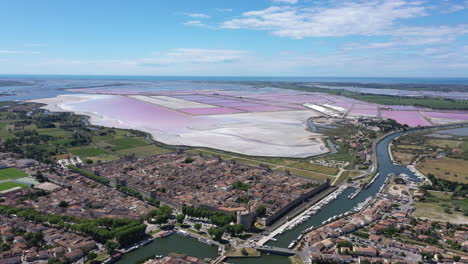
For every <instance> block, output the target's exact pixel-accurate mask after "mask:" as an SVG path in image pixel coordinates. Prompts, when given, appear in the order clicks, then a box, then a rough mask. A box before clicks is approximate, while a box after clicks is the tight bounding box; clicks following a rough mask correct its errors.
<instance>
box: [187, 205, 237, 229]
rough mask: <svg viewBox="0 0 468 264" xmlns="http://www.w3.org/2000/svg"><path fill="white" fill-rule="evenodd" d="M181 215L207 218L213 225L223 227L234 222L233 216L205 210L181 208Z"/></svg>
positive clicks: (188, 207) (190, 207) (189, 207)
mask: <svg viewBox="0 0 468 264" xmlns="http://www.w3.org/2000/svg"><path fill="white" fill-rule="evenodd" d="M182 213H183V214H185V215H188V216H192V217H200V218H208V219H209V220H210V221H211V222H212V223H213V224H214V225H216V226H219V227H224V226H226V225H228V224H229V223H231V222H234V221H235V220H236V219H235V216H233V215H227V214H223V213H221V212H215V211H211V210H208V209H205V208H200V207H192V206H186V205H183V206H182Z"/></svg>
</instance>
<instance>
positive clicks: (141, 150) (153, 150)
mask: <svg viewBox="0 0 468 264" xmlns="http://www.w3.org/2000/svg"><path fill="white" fill-rule="evenodd" d="M171 151H172V150H169V149H166V148H162V147H158V146H156V145H146V146H141V147H136V148H128V149H123V150H119V151H117V153H119V154H122V155H131V154H135V155H136V156H137V157H142V156H149V155H155V154H162V153H168V152H171Z"/></svg>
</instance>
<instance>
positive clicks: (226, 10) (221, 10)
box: [215, 8, 234, 12]
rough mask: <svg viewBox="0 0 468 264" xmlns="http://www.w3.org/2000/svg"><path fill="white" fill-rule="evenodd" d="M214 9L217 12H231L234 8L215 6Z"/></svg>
mask: <svg viewBox="0 0 468 264" xmlns="http://www.w3.org/2000/svg"><path fill="white" fill-rule="evenodd" d="M215 10H216V11H218V12H232V11H234V9H232V8H215Z"/></svg>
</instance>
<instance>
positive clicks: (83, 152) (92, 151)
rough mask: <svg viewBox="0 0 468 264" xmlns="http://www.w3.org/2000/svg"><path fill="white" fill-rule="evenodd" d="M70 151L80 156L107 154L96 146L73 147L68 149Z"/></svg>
mask: <svg viewBox="0 0 468 264" xmlns="http://www.w3.org/2000/svg"><path fill="white" fill-rule="evenodd" d="M68 151H69V152H70V153H72V154H73V155H76V156H80V157H94V156H99V155H103V154H107V152H105V151H104V150H102V149H99V148H96V147H87V148H73V149H68Z"/></svg>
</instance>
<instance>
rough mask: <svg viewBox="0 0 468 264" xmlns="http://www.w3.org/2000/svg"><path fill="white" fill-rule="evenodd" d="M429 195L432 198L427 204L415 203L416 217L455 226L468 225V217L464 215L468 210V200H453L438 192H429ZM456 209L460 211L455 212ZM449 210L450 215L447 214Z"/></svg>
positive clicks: (414, 214)
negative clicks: (449, 223)
mask: <svg viewBox="0 0 468 264" xmlns="http://www.w3.org/2000/svg"><path fill="white" fill-rule="evenodd" d="M429 193H430V194H431V196H432V198H430V199H428V200H427V201H425V202H416V203H415V205H416V210H415V211H414V212H413V216H414V217H418V218H424V219H431V220H435V221H443V222H451V223H454V224H464V223H468V216H464V215H463V211H464V210H468V199H459V200H453V199H452V198H451V196H450V194H449V193H443V192H436V191H429ZM455 207H459V208H460V211H457V210H455V209H454V208H455ZM447 209H448V210H449V212H450V213H447V211H446V210H447Z"/></svg>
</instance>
